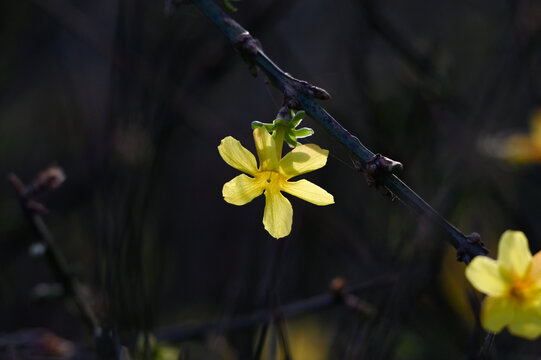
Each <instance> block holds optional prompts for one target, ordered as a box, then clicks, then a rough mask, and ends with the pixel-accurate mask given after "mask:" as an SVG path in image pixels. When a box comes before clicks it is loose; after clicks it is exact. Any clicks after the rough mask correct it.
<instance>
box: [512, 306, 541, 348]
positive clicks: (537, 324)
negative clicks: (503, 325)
mask: <svg viewBox="0 0 541 360" xmlns="http://www.w3.org/2000/svg"><path fill="white" fill-rule="evenodd" d="M509 332H510V333H511V334H513V335H515V336H520V337H524V338H526V339H530V340H533V339H535V338H537V337H538V336H539V335H541V314H539V311H538V310H537V309H536V308H534V307H517V309H516V311H515V316H514V319H513V321H511V324H509Z"/></svg>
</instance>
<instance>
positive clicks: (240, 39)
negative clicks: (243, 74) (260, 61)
mask: <svg viewBox="0 0 541 360" xmlns="http://www.w3.org/2000/svg"><path fill="white" fill-rule="evenodd" d="M225 21H227V18H226V19H225ZM233 45H234V47H235V50H236V52H237V53H238V54H239V55H240V57H241V58H242V60H244V62H246V63H247V64H248V65H249V70H250V73H251V74H252V76H253V77H257V73H258V67H257V65H256V63H255V62H254V60H253V57H254V56H256V55H257V53H258V52H259V50H260V49H261V43H260V42H259V40H257V39H256V38H254V37H253V36H252V35H251V34H250V33H249V32H248V31H244V32H243V33H241V34H240V35H239V36H237V38H236V39H235V41H234V42H233Z"/></svg>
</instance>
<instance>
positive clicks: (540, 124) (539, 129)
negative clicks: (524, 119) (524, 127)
mask: <svg viewBox="0 0 541 360" xmlns="http://www.w3.org/2000/svg"><path fill="white" fill-rule="evenodd" d="M531 123H532V140H533V142H534V143H535V144H536V145H537V147H539V148H541V108H538V109H537V110H536V111H535V112H534V113H533V114H532V119H531Z"/></svg>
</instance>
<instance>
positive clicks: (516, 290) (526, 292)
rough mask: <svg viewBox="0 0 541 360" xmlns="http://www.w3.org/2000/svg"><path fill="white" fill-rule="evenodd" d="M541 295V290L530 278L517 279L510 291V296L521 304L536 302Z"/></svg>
mask: <svg viewBox="0 0 541 360" xmlns="http://www.w3.org/2000/svg"><path fill="white" fill-rule="evenodd" d="M539 295H541V289H540V288H539V286H537V284H536V282H535V281H533V280H532V279H531V278H530V277H529V276H526V277H525V278H524V279H515V280H514V281H513V282H512V284H511V288H510V289H509V296H510V297H511V299H513V300H515V301H516V302H517V303H519V304H523V303H525V302H530V301H535V300H536V299H537V298H538V297H539Z"/></svg>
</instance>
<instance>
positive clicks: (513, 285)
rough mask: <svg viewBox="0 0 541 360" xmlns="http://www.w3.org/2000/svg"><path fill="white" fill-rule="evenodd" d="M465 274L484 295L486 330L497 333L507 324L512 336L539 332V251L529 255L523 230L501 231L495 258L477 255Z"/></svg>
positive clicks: (527, 335)
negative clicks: (485, 296) (496, 258)
mask: <svg viewBox="0 0 541 360" xmlns="http://www.w3.org/2000/svg"><path fill="white" fill-rule="evenodd" d="M466 277H467V278H468V280H469V281H470V283H471V284H472V285H473V286H474V287H475V288H476V289H477V290H479V291H480V292H482V293H484V294H486V295H487V298H486V299H485V300H484V302H483V305H482V308H481V324H482V325H483V327H484V328H485V329H486V330H488V331H491V332H495V333H497V332H499V331H501V330H502V329H503V327H504V326H506V325H507V326H508V327H509V332H510V333H511V334H513V335H515V336H520V337H524V338H527V339H535V338H536V337H538V336H539V335H541V251H540V252H538V253H537V254H535V256H533V257H532V253H531V252H530V249H529V247H528V239H526V236H525V235H524V233H523V232H521V231H511V230H507V231H506V232H504V233H503V235H502V237H501V238H500V243H499V245H498V260H497V261H496V260H493V259H490V258H488V257H486V256H477V257H476V258H474V259H473V260H472V262H471V263H470V264H469V265H468V267H467V268H466Z"/></svg>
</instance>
